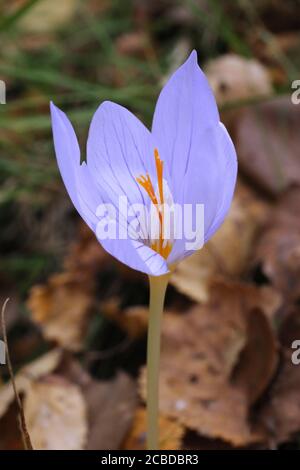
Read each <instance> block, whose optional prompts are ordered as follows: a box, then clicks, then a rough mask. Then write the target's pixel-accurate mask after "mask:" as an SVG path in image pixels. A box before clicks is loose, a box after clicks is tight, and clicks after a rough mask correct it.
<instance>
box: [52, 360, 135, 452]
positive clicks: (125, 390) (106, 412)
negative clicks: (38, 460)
mask: <svg viewBox="0 0 300 470" xmlns="http://www.w3.org/2000/svg"><path fill="white" fill-rule="evenodd" d="M59 372H60V373H61V374H63V376H64V377H66V378H67V379H68V380H70V381H71V382H72V383H75V384H77V385H78V386H79V387H80V388H81V390H82V393H83V395H84V398H85V401H86V405H87V415H88V428H89V433H88V440H87V445H86V448H87V449H89V450H104V449H109V450H117V449H119V448H120V445H121V443H122V441H123V440H124V438H125V436H126V434H127V433H128V431H129V429H130V427H131V425H132V421H133V416H134V412H135V409H136V406H137V391H136V383H135V381H134V380H133V379H132V378H131V377H129V375H127V374H125V373H124V372H119V373H118V374H117V375H116V376H115V377H114V378H112V379H110V380H106V381H99V380H94V379H92V378H91V376H90V375H88V374H87V373H86V372H85V371H84V370H83V369H82V367H81V366H80V364H79V363H78V362H76V361H74V360H68V361H67V362H66V363H65V364H63V365H62V368H61V370H60V371H59Z"/></svg>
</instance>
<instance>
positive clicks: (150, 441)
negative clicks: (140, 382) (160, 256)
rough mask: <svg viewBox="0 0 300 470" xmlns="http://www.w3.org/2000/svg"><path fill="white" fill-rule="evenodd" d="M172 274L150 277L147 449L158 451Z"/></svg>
mask: <svg viewBox="0 0 300 470" xmlns="http://www.w3.org/2000/svg"><path fill="white" fill-rule="evenodd" d="M169 278H170V273H168V274H164V275H162V276H149V281H150V305H149V326H148V346H147V448H148V450H158V446H159V444H158V442H159V428H158V392H159V360H160V336H161V320H162V313H163V309H164V301H165V294H166V289H167V285H168V282H169Z"/></svg>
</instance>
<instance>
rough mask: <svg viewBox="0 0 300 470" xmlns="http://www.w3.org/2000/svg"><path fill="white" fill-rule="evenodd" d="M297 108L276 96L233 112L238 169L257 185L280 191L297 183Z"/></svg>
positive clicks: (299, 137)
mask: <svg viewBox="0 0 300 470" xmlns="http://www.w3.org/2000/svg"><path fill="white" fill-rule="evenodd" d="M299 118H300V108H299V106H295V105H294V104H293V103H292V102H291V98H290V96H286V97H285V96H284V97H279V98H276V99H272V100H270V101H268V102H264V103H259V104H256V105H255V106H254V105H252V106H247V107H244V108H243V109H242V110H241V111H240V112H239V113H237V114H236V119H235V121H234V124H233V138H234V142H235V145H236V150H237V154H238V156H239V166H240V169H241V170H242V171H243V172H244V174H245V175H247V176H248V177H249V178H251V179H252V180H253V181H254V182H255V184H256V185H260V186H261V188H262V189H264V190H265V191H268V192H270V193H271V194H275V195H276V194H279V193H280V192H282V191H283V190H284V189H287V188H288V187H290V186H291V185H293V184H299V182H300V165H299V158H298V155H299V146H300V134H299V126H298V124H299Z"/></svg>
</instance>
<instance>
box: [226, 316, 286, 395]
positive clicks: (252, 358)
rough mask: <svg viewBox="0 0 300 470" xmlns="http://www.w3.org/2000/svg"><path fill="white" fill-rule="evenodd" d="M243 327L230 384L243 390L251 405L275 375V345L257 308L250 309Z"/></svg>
mask: <svg viewBox="0 0 300 470" xmlns="http://www.w3.org/2000/svg"><path fill="white" fill-rule="evenodd" d="M247 328H248V331H247V343H246V344H245V347H244V349H243V351H242V352H241V354H240V358H239V361H238V364H237V367H236V369H235V370H234V374H233V383H234V384H235V385H237V386H238V387H241V388H243V389H244V391H245V393H246V396H247V398H248V402H249V403H250V404H252V403H255V402H256V401H257V399H258V398H259V397H261V396H262V394H263V392H264V391H265V390H266V389H267V387H268V385H269V383H270V382H271V380H272V377H273V376H274V374H275V371H276V369H277V365H278V344H277V341H276V338H275V336H274V332H273V330H272V327H271V324H270V322H269V320H268V318H267V316H266V315H265V314H264V313H263V312H262V311H261V310H259V309H257V308H256V309H253V310H251V311H250V313H249V318H248V324H247ZM262 357H263V358H264V359H263V360H262Z"/></svg>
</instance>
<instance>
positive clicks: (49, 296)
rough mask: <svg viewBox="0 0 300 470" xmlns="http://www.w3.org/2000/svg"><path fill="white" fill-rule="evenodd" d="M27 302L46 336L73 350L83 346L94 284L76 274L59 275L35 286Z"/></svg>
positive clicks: (34, 318) (33, 316)
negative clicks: (41, 284)
mask: <svg viewBox="0 0 300 470" xmlns="http://www.w3.org/2000/svg"><path fill="white" fill-rule="evenodd" d="M27 305H28V308H29V310H30V311H31V313H32V318H33V320H34V321H35V322H36V323H38V324H39V325H40V327H41V329H42V331H43V334H44V336H45V338H46V339H48V340H54V341H56V342H57V343H58V344H59V345H60V346H63V347H64V348H66V349H69V350H72V351H78V350H80V349H81V348H82V346H83V341H84V334H85V331H86V328H87V323H88V319H89V317H90V313H91V308H92V306H93V297H92V283H90V282H89V281H86V280H85V279H83V278H82V276H81V275H77V274H76V273H72V272H65V273H61V274H56V275H54V276H52V277H50V279H49V280H48V282H47V284H46V285H44V286H35V287H33V288H32V290H31V293H30V297H29V299H28V302H27Z"/></svg>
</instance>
